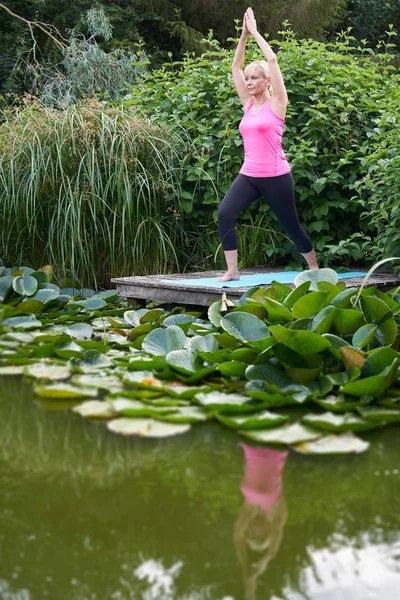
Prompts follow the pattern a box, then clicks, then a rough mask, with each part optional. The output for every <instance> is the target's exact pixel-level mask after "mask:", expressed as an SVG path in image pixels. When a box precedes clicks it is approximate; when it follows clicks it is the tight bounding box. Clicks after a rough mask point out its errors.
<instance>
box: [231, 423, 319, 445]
mask: <svg viewBox="0 0 400 600" xmlns="http://www.w3.org/2000/svg"><path fill="white" fill-rule="evenodd" d="M239 433H240V434H241V435H243V436H244V437H247V438H250V439H251V440H255V441H256V442H260V443H264V444H271V445H277V444H279V445H280V444H283V445H289V446H290V445H292V444H299V443H300V442H305V441H308V440H315V439H317V438H319V437H321V436H322V434H321V432H319V431H316V430H315V429H312V428H311V427H305V426H304V425H302V424H301V423H293V424H292V425H283V427H275V428H274V429H264V430H255V431H247V430H240V431H239Z"/></svg>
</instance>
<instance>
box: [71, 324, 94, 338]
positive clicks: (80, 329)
mask: <svg viewBox="0 0 400 600" xmlns="http://www.w3.org/2000/svg"><path fill="white" fill-rule="evenodd" d="M65 333H66V334H67V335H69V336H70V337H72V338H74V339H76V340H90V338H91V337H92V333H93V327H92V326H91V325H88V323H74V324H73V325H70V327H68V328H67V329H66V330H65Z"/></svg>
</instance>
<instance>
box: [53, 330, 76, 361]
mask: <svg viewBox="0 0 400 600" xmlns="http://www.w3.org/2000/svg"><path fill="white" fill-rule="evenodd" d="M53 349H54V352H55V353H56V354H57V356H59V357H60V358H79V357H80V356H82V354H83V352H84V350H83V348H82V347H81V346H79V345H78V344H77V343H76V342H74V341H73V340H71V338H70V337H68V336H66V335H65V336H61V337H59V338H58V339H57V340H56V341H55V342H54V344H53Z"/></svg>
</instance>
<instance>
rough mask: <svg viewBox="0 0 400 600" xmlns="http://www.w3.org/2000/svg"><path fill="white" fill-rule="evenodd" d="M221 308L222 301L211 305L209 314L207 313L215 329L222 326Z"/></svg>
mask: <svg viewBox="0 0 400 600" xmlns="http://www.w3.org/2000/svg"><path fill="white" fill-rule="evenodd" d="M221 306H222V303H221V300H218V301H217V302H213V304H211V306H210V307H209V309H208V312H207V315H208V318H209V320H210V321H211V323H212V324H213V325H214V326H215V327H219V326H220V324H221V319H222V315H221Z"/></svg>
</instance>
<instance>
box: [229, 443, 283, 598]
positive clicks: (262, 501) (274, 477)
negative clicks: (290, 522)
mask: <svg viewBox="0 0 400 600" xmlns="http://www.w3.org/2000/svg"><path fill="white" fill-rule="evenodd" d="M241 446H242V448H243V452H244V457H245V473H244V478H243V480H242V483H241V490H242V493H243V496H244V504H243V506H242V508H241V511H240V513H239V516H238V519H237V521H236V525H235V533H234V540H235V546H236V550H237V553H238V555H239V559H240V562H241V563H242V568H243V576H244V583H245V589H246V600H252V599H254V598H255V592H256V585H257V579H258V578H259V576H260V575H261V574H262V573H263V572H264V571H265V569H266V568H267V565H268V563H269V561H270V560H271V559H272V558H273V557H274V556H275V555H276V553H277V552H278V550H279V546H280V543H281V540H282V532H283V526H284V524H285V521H286V503H285V500H284V497H283V489H282V473H283V467H284V465H285V461H286V458H287V452H279V451H277V450H271V449H270V448H253V447H251V446H246V445H245V444H241Z"/></svg>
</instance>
